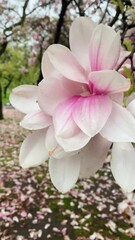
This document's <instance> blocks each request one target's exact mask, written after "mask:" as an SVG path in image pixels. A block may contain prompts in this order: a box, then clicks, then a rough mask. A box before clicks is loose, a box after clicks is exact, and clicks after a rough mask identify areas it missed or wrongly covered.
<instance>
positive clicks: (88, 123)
mask: <svg viewBox="0 0 135 240" xmlns="http://www.w3.org/2000/svg"><path fill="white" fill-rule="evenodd" d="M111 109H112V102H111V100H110V98H109V97H108V96H107V95H93V96H89V97H80V98H79V99H78V101H77V102H76V103H75V105H74V111H73V113H72V114H73V119H74V121H75V122H76V124H77V125H78V127H79V128H80V129H81V130H82V131H83V132H84V133H85V134H87V135H88V136H90V137H93V136H94V135H96V134H97V133H98V132H99V131H100V130H101V129H102V128H103V127H104V125H105V123H106V121H107V119H108V117H109V115H110V113H111Z"/></svg>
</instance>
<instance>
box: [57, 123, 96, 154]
mask: <svg viewBox="0 0 135 240" xmlns="http://www.w3.org/2000/svg"><path fill="white" fill-rule="evenodd" d="M90 139H91V137H89V136H88V135H86V134H85V133H84V132H82V131H81V130H80V129H79V128H78V131H76V133H75V134H74V135H73V136H71V137H68V138H62V137H61V136H56V140H57V142H58V143H59V145H60V146H61V147H62V148H63V149H64V150H65V151H66V152H69V151H76V150H78V149H81V148H83V147H84V146H85V145H86V144H87V143H88V142H89V141H90Z"/></svg>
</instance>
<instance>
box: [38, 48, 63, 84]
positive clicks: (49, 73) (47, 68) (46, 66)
mask: <svg viewBox="0 0 135 240" xmlns="http://www.w3.org/2000/svg"><path fill="white" fill-rule="evenodd" d="M41 68H42V74H43V77H44V79H45V80H46V79H47V78H54V77H55V78H59V77H61V74H60V73H59V72H58V71H57V69H56V68H55V67H54V66H53V65H52V63H51V62H50V60H49V57H48V53H47V50H46V51H45V52H44V54H43V58H42V64H41Z"/></svg>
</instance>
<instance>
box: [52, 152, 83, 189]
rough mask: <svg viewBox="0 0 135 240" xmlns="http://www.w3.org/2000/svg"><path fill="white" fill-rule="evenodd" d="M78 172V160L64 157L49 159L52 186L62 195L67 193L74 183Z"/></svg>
mask: <svg viewBox="0 0 135 240" xmlns="http://www.w3.org/2000/svg"><path fill="white" fill-rule="evenodd" d="M79 171H80V161H79V159H77V158H76V159H74V156H73V157H64V159H55V158H50V160H49V172H50V176H51V180H52V183H53V185H54V186H55V187H56V188H57V189H58V190H59V191H60V192H62V193H66V192H68V191H69V190H70V189H71V188H72V187H73V186H74V184H75V183H76V181H77V179H78V176H79Z"/></svg>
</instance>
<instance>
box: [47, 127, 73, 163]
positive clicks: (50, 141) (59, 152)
mask: <svg viewBox="0 0 135 240" xmlns="http://www.w3.org/2000/svg"><path fill="white" fill-rule="evenodd" d="M45 146H46V149H47V151H48V154H49V156H50V157H52V158H64V157H65V156H72V155H74V154H75V153H74V152H69V153H67V152H65V151H64V149H63V148H62V147H61V146H60V145H59V144H58V142H57V141H56V138H55V132H54V127H53V126H50V127H49V128H48V130H47V133H46V138H45Z"/></svg>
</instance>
